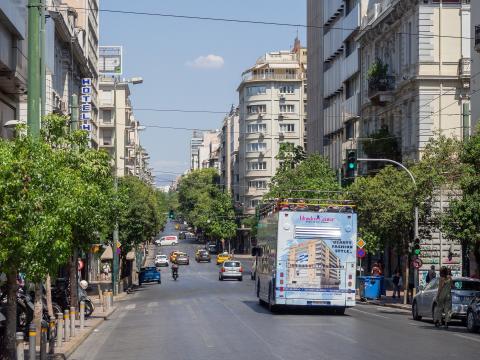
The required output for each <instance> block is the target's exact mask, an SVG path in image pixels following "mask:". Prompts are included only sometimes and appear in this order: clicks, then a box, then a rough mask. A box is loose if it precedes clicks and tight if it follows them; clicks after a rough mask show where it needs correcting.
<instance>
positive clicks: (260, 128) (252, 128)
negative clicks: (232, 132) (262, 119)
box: [247, 124, 267, 134]
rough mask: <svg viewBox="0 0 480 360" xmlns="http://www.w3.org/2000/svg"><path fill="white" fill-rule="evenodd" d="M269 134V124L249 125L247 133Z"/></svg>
mask: <svg viewBox="0 0 480 360" xmlns="http://www.w3.org/2000/svg"><path fill="white" fill-rule="evenodd" d="M266 132H267V124H250V125H247V133H249V134H255V133H266Z"/></svg>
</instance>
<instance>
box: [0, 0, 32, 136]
mask: <svg viewBox="0 0 480 360" xmlns="http://www.w3.org/2000/svg"><path fill="white" fill-rule="evenodd" d="M26 37H27V1H26V0H2V4H1V6H0V137H5V138H9V137H12V136H13V130H14V128H15V124H16V123H18V122H19V121H20V120H21V119H22V118H23V119H24V120H26V90H27V58H26V54H27V42H26Z"/></svg>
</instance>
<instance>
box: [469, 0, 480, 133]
mask: <svg viewBox="0 0 480 360" xmlns="http://www.w3.org/2000/svg"><path fill="white" fill-rule="evenodd" d="M471 25H472V26H471V38H472V42H471V50H472V51H471V53H472V55H471V58H472V76H471V92H470V96H471V99H470V100H471V104H472V131H473V130H477V131H478V126H479V124H480V3H479V2H478V1H472V2H471Z"/></svg>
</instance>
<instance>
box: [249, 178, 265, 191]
mask: <svg viewBox="0 0 480 360" xmlns="http://www.w3.org/2000/svg"><path fill="white" fill-rule="evenodd" d="M248 187H249V188H252V189H266V188H267V182H266V181H265V180H253V181H249V182H248Z"/></svg>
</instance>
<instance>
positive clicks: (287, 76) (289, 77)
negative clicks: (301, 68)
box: [242, 73, 302, 81]
mask: <svg viewBox="0 0 480 360" xmlns="http://www.w3.org/2000/svg"><path fill="white" fill-rule="evenodd" d="M301 79H302V74H300V73H297V74H252V73H248V74H245V75H244V76H243V78H242V80H243V81H255V80H301Z"/></svg>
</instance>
